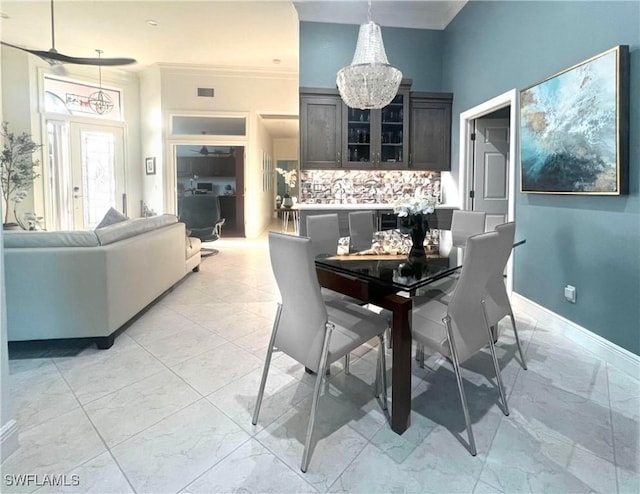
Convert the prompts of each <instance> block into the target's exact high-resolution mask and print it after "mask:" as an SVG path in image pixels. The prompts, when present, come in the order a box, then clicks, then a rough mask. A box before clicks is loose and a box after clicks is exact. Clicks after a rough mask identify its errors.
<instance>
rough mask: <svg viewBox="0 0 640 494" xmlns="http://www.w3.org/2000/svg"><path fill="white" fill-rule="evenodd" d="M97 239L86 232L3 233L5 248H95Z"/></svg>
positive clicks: (91, 233) (93, 234) (92, 234)
mask: <svg viewBox="0 0 640 494" xmlns="http://www.w3.org/2000/svg"><path fill="white" fill-rule="evenodd" d="M98 245H100V244H99V243H98V237H97V236H96V234H95V233H94V232H88V231H74V232H71V231H60V232H40V231H5V232H4V246H5V248H8V249H9V248H37V247H45V248H46V247H97V246H98Z"/></svg>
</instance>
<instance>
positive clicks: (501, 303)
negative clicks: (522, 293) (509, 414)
mask: <svg viewBox="0 0 640 494" xmlns="http://www.w3.org/2000/svg"><path fill="white" fill-rule="evenodd" d="M495 231H496V232H497V233H498V240H499V241H498V247H497V251H496V253H495V255H496V257H497V258H498V259H499V262H498V265H497V266H496V269H495V271H494V272H493V274H492V275H491V277H490V278H489V281H488V282H487V294H486V296H485V300H486V308H487V318H488V320H489V326H490V327H491V333H492V335H493V341H497V340H498V337H499V336H500V335H499V326H498V323H499V322H500V321H501V320H502V319H503V318H504V317H506V316H509V318H510V319H511V327H512V328H513V333H514V335H515V339H516V345H517V347H518V353H519V354H520V365H522V368H523V369H524V370H527V363H526V362H525V360H524V354H523V352H522V346H521V345H520V338H519V336H518V329H517V328H516V319H515V317H514V316H513V310H512V309H511V302H510V301H509V295H508V294H507V289H506V287H505V284H504V269H505V267H506V265H507V261H508V260H509V256H510V255H511V251H512V250H513V241H514V239H515V236H516V224H515V223H514V222H513V221H512V222H509V223H503V224H502V225H497V226H496V227H495Z"/></svg>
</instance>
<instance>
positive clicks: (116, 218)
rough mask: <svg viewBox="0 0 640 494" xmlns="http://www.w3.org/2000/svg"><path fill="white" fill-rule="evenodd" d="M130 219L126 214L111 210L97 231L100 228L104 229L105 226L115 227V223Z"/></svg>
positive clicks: (99, 224)
mask: <svg viewBox="0 0 640 494" xmlns="http://www.w3.org/2000/svg"><path fill="white" fill-rule="evenodd" d="M128 219H129V218H127V217H126V216H125V215H124V214H122V213H121V212H120V211H118V210H117V209H115V208H109V211H107V214H105V215H104V218H102V221H101V222H100V223H98V226H96V230H97V229H98V228H104V227H105V226H109V225H114V224H115V223H120V222H121V221H124V220H128Z"/></svg>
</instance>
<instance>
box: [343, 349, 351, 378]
mask: <svg viewBox="0 0 640 494" xmlns="http://www.w3.org/2000/svg"><path fill="white" fill-rule="evenodd" d="M349 374H351V371H350V370H349V354H348V353H347V354H346V355H345V356H344V375H345V376H348V375H349Z"/></svg>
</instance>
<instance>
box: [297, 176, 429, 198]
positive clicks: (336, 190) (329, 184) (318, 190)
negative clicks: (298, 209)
mask: <svg viewBox="0 0 640 494" xmlns="http://www.w3.org/2000/svg"><path fill="white" fill-rule="evenodd" d="M416 192H418V194H422V193H427V192H430V193H432V194H433V195H435V196H436V197H440V172H430V171H401V170H302V171H301V172H300V202H306V203H313V204H367V203H377V204H385V203H392V202H393V201H395V200H396V199H397V198H398V197H402V196H403V195H406V194H408V195H414V194H415V193H416Z"/></svg>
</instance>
